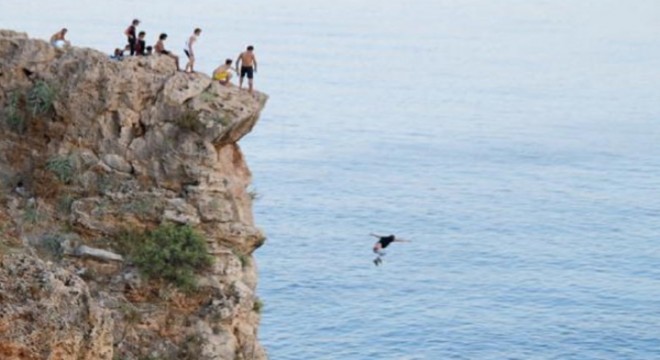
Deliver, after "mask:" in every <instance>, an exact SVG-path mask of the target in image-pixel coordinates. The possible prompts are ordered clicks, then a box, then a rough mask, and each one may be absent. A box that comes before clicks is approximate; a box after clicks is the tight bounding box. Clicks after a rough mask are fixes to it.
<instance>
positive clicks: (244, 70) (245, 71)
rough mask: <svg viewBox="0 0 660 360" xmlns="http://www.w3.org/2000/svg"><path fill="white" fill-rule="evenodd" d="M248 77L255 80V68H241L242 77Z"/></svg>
mask: <svg viewBox="0 0 660 360" xmlns="http://www.w3.org/2000/svg"><path fill="white" fill-rule="evenodd" d="M245 75H247V77H248V79H252V78H254V68H252V66H241V77H244V76H245Z"/></svg>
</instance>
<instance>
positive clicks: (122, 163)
mask: <svg viewBox="0 0 660 360" xmlns="http://www.w3.org/2000/svg"><path fill="white" fill-rule="evenodd" d="M103 162H104V163H106V164H107V165H108V166H109V167H111V168H112V169H114V170H117V171H119V172H123V173H127V174H129V173H130V172H131V170H132V169H133V167H132V166H131V164H130V163H129V162H128V161H126V159H124V158H123V157H121V156H119V155H117V154H106V155H103Z"/></svg>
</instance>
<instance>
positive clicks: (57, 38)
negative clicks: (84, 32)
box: [50, 28, 71, 49]
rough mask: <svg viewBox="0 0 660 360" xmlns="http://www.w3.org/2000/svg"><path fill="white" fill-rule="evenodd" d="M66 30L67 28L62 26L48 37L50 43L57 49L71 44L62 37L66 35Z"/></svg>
mask: <svg viewBox="0 0 660 360" xmlns="http://www.w3.org/2000/svg"><path fill="white" fill-rule="evenodd" d="M68 31H69V30H67V29H66V28H62V30H60V31H58V32H56V33H55V34H53V36H51V37H50V44H51V45H53V46H54V47H56V48H58V49H61V48H63V47H65V46H66V47H69V46H71V43H70V42H69V41H68V40H67V39H65V38H64V36H66V33H67V32H68Z"/></svg>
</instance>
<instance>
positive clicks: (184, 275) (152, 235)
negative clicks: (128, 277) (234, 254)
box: [120, 224, 213, 290]
mask: <svg viewBox="0 0 660 360" xmlns="http://www.w3.org/2000/svg"><path fill="white" fill-rule="evenodd" d="M120 243H121V244H122V245H123V246H124V252H126V253H127V255H128V256H129V258H130V259H131V260H132V261H133V263H134V264H135V265H136V266H137V267H138V268H139V269H140V272H141V273H142V274H143V275H145V276H147V277H148V278H151V279H163V280H166V281H169V282H172V283H174V284H175V285H177V286H178V287H179V288H181V289H183V290H191V289H193V288H194V287H195V286H196V283H195V273H196V272H198V271H201V270H203V269H205V268H207V267H209V266H211V264H212V263H213V257H212V256H211V255H209V253H208V251H207V249H206V242H205V240H204V238H203V237H202V236H201V235H199V234H198V233H197V232H195V231H194V230H193V228H192V227H190V226H189V225H183V226H181V225H173V224H166V225H161V226H159V227H157V228H156V229H154V230H151V231H147V232H143V233H135V232H129V233H125V234H123V235H122V236H121V239H120Z"/></svg>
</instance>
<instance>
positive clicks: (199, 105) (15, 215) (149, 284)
mask: <svg viewBox="0 0 660 360" xmlns="http://www.w3.org/2000/svg"><path fill="white" fill-rule="evenodd" d="M266 101H267V96H266V95H265V94H262V93H258V92H257V93H255V94H254V95H250V94H249V93H247V92H246V91H239V90H238V89H237V88H236V87H224V86H221V85H219V84H218V83H216V82H212V81H211V79H210V78H209V77H208V76H205V75H203V74H186V73H182V72H177V71H176V69H175V65H174V63H173V62H172V59H170V58H168V57H165V56H147V57H131V58H126V59H124V60H123V61H115V60H111V59H110V58H109V57H108V55H106V54H103V53H100V52H98V51H96V50H93V49H86V48H75V47H74V48H69V49H65V50H59V49H55V48H53V47H52V46H50V45H49V44H48V43H47V42H45V41H42V40H35V39H29V38H28V36H27V35H26V34H24V33H17V32H13V31H8V30H0V131H1V132H2V135H1V136H0V358H2V359H58V360H66V359H78V360H80V359H89V360H98V359H127V360H132V359H198V360H203V359H214V360H215V359H266V354H265V351H264V350H263V348H262V347H261V346H260V344H259V342H258V340H257V327H258V322H259V317H260V314H259V313H260V309H261V302H260V301H259V299H258V298H257V297H256V295H255V287H256V282H257V275H256V267H255V264H254V261H253V259H252V252H253V251H254V250H255V249H256V248H258V247H259V246H260V245H261V244H262V243H263V241H264V239H265V237H264V235H263V233H262V232H261V231H260V230H259V229H257V228H256V227H255V225H254V222H253V217H252V201H253V197H254V193H253V192H251V191H250V190H249V185H250V181H251V174H250V171H249V169H248V168H247V166H246V163H245V161H244V158H243V154H242V153H241V150H240V148H239V146H238V144H237V142H238V140H239V139H241V138H242V137H243V136H244V135H246V134H247V133H249V132H250V130H251V129H252V128H253V126H254V125H255V123H256V122H257V120H258V118H259V114H260V111H261V110H262V109H263V107H264V105H265V103H266ZM200 239H201V240H200ZM199 241H201V243H200V242H199Z"/></svg>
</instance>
